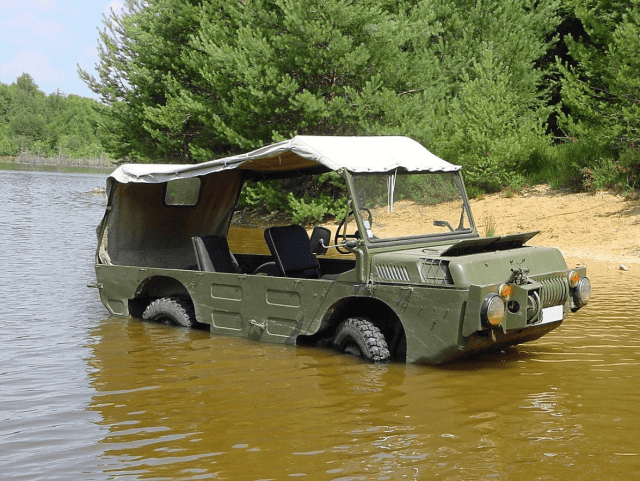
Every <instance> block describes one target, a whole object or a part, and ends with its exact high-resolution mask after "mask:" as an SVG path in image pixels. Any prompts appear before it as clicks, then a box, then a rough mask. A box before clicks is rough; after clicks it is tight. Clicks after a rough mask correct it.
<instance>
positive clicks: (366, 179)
mask: <svg viewBox="0 0 640 481" xmlns="http://www.w3.org/2000/svg"><path fill="white" fill-rule="evenodd" d="M353 185H354V187H355V192H354V194H355V201H356V207H357V208H358V210H359V211H360V214H361V216H362V219H363V220H364V224H365V229H366V237H367V238H368V239H369V240H371V241H374V242H375V241H377V240H378V241H379V240H388V239H398V238H405V237H416V236H425V235H442V234H447V233H453V232H455V233H463V232H465V231H466V232H468V231H470V230H471V220H470V216H469V212H468V210H467V206H466V205H465V202H464V198H463V193H462V192H463V191H462V184H461V183H460V181H459V178H458V175H457V174H456V173H449V172H447V173H444V172H439V173H418V174H415V173H401V172H392V173H386V174H354V175H353Z"/></svg>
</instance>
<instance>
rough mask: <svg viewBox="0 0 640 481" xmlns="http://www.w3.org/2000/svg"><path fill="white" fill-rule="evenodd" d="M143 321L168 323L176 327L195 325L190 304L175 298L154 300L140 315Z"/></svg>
mask: <svg viewBox="0 0 640 481" xmlns="http://www.w3.org/2000/svg"><path fill="white" fill-rule="evenodd" d="M142 318H143V319H144V320H145V321H154V322H168V323H170V324H175V325H176V326H184V327H191V326H195V325H196V315H195V311H194V309H193V306H192V305H191V303H190V302H188V301H185V300H184V299H178V298H175V297H162V298H160V299H156V300H155V301H153V302H152V303H151V304H149V305H148V306H147V308H146V309H145V310H144V312H143V313H142Z"/></svg>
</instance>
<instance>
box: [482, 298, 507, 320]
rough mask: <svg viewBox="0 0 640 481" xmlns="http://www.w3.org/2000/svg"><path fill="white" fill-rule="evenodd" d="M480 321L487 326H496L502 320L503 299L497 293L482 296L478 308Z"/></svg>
mask: <svg viewBox="0 0 640 481" xmlns="http://www.w3.org/2000/svg"><path fill="white" fill-rule="evenodd" d="M480 316H481V318H482V323H483V324H484V325H485V326H487V327H498V326H499V325H500V324H502V321H503V320H504V301H503V300H502V299H501V298H500V296H499V295H497V294H489V295H488V296H487V297H485V298H484V302H483V303H482V308H481V309H480Z"/></svg>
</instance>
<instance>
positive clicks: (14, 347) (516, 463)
mask: <svg viewBox="0 0 640 481" xmlns="http://www.w3.org/2000/svg"><path fill="white" fill-rule="evenodd" d="M104 181H105V176H104V175H85V174H60V173H45V172H18V171H11V172H9V171H0V273H1V275H2V277H1V279H0V300H1V301H2V317H1V319H2V321H1V326H2V328H1V329H0V473H2V477H3V479H28V480H33V479H227V480H285V479H310V480H311V479H313V480H316V479H319V480H336V481H338V480H340V481H343V480H369V479H371V480H395V479H415V480H418V479H433V478H437V479H448V480H470V479H482V480H485V479H513V480H521V479H540V480H566V479H585V480H591V479H593V480H602V479H616V480H617V479H634V478H637V476H638V475H640V440H639V428H638V426H639V425H640V409H638V400H639V399H640V382H639V377H640V366H639V365H638V359H639V356H640V327H639V326H638V297H639V295H640V289H639V288H638V286H637V285H635V284H633V283H629V281H628V279H629V277H628V274H629V273H625V272H621V271H615V270H606V269H602V270H600V271H599V272H600V273H599V275H598V277H593V276H592V278H593V281H594V282H593V283H594V296H593V300H592V303H591V304H590V305H589V307H588V308H586V309H584V310H582V311H580V312H579V313H578V314H576V315H573V316H571V317H570V318H569V319H568V320H567V321H566V322H565V323H564V324H563V325H562V326H561V327H560V328H559V329H557V330H556V331H554V332H552V333H551V334H550V335H548V336H546V337H544V338H542V339H540V340H538V341H536V342H533V343H530V344H525V345H522V346H519V347H517V348H513V349H510V350H508V351H505V352H501V353H496V354H493V355H488V356H483V357H481V358H476V359H473V360H468V361H465V362H461V363H456V364H452V365H449V366H446V367H439V368H434V367H425V366H411V365H409V366H407V365H404V364H389V365H370V364H366V363H363V362H360V361H359V360H358V359H355V358H350V357H346V356H343V355H340V354H337V353H335V352H333V351H331V350H328V349H319V348H308V347H304V348H303V347H299V348H296V347H291V346H280V345H271V344H264V343H258V342H251V341H247V340H242V339H234V338H227V337H210V336H209V334H208V333H207V332H203V331H197V330H184V329H180V328H176V327H172V326H167V325H156V324H150V323H143V322H141V321H140V320H137V319H119V318H111V317H108V316H107V314H106V310H105V309H104V307H103V306H102V304H101V303H100V301H99V299H98V297H97V293H96V291H95V290H92V289H88V288H87V287H86V285H87V284H89V283H91V282H94V277H93V268H92V262H93V254H94V249H95V227H96V225H97V223H98V222H99V220H100V218H101V216H102V214H103V211H104V204H105V202H104V198H103V197H102V196H99V195H89V194H85V193H84V192H88V191H91V190H92V189H94V188H95V187H98V186H103V185H104ZM234 235H235V236H237V237H238V238H240V239H242V242H255V243H257V244H259V243H260V242H261V236H260V235H259V232H258V233H257V234H256V233H255V232H253V233H252V232H247V231H239V232H237V231H235V232H234ZM251 239H254V240H251ZM257 244H256V245H254V246H253V247H255V248H256V249H259V248H262V247H261V246H258V245H257Z"/></svg>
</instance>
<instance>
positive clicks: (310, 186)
mask: <svg viewBox="0 0 640 481" xmlns="http://www.w3.org/2000/svg"><path fill="white" fill-rule="evenodd" d="M238 205H239V206H240V207H245V208H249V209H251V210H258V211H267V212H273V211H281V212H285V213H287V214H289V215H290V216H291V219H292V222H296V223H312V222H321V221H322V220H324V218H325V217H326V216H333V217H335V218H340V219H341V218H343V217H344V216H345V215H346V214H347V196H346V186H345V184H344V180H343V179H342V177H340V175H339V174H337V173H336V172H330V173H327V174H321V175H319V176H305V177H303V178H296V179H295V180H291V181H287V180H284V181H282V180H273V181H267V182H260V183H255V182H248V183H247V184H245V186H244V188H243V189H242V193H241V194H240V199H239V200H238Z"/></svg>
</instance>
